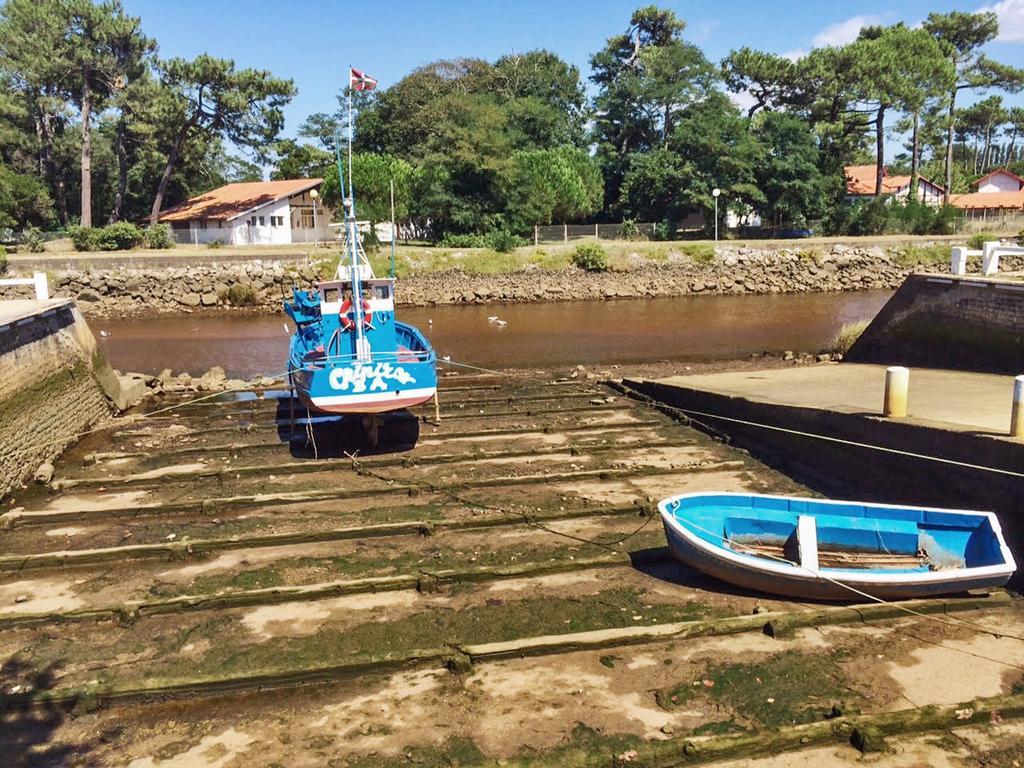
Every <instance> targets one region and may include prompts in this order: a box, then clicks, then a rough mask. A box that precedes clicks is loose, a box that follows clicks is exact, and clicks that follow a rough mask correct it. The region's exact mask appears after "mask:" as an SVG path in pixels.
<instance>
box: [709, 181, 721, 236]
mask: <svg viewBox="0 0 1024 768" xmlns="http://www.w3.org/2000/svg"><path fill="white" fill-rule="evenodd" d="M721 194H722V190H720V189H719V188H718V187H715V188H714V189H712V190H711V196H712V197H713V198H715V242H716V243H717V242H718V196H719V195H721Z"/></svg>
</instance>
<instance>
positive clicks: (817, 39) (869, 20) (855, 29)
mask: <svg viewBox="0 0 1024 768" xmlns="http://www.w3.org/2000/svg"><path fill="white" fill-rule="evenodd" d="M1005 2H1007V3H1018V2H1020V0H1005ZM881 21H882V19H881V18H880V17H878V16H874V15H865V16H854V17H852V18H849V19H847V20H846V21H840V22H837V23H835V24H831V25H829V26H827V27H825V28H824V29H823V30H821V32H819V33H818V34H816V35H815V36H814V41H813V42H814V47H815V48H821V47H824V46H826V45H846V44H847V43H852V42H853V41H854V40H856V39H857V35H859V34H860V31H861V29H863V28H864V27H869V26H871V25H872V24H879V23H881Z"/></svg>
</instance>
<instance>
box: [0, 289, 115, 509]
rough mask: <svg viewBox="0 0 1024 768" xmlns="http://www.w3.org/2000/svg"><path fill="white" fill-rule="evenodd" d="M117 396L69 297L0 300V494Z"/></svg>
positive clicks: (103, 413) (110, 408) (101, 414)
mask: <svg viewBox="0 0 1024 768" xmlns="http://www.w3.org/2000/svg"><path fill="white" fill-rule="evenodd" d="M13 304H17V305H21V306H25V307H26V310H25V311H23V312H22V311H17V312H15V311H12V309H11V305H13ZM118 400H123V396H122V392H121V385H120V383H119V381H118V379H117V377H116V375H115V374H114V372H113V371H112V370H111V369H110V367H109V365H108V364H107V362H106V360H105V359H104V357H103V354H102V352H100V351H99V349H98V347H97V344H96V339H95V338H94V337H93V335H92V333H91V332H90V331H89V327H88V326H87V325H86V323H85V320H84V319H83V318H82V315H81V313H80V312H79V311H78V309H77V307H76V306H75V304H74V303H73V302H70V301H50V302H12V303H11V304H9V305H8V306H7V307H4V306H3V303H0V498H3V497H5V496H7V495H8V494H10V493H12V492H16V490H17V489H18V488H19V487H21V486H22V484H23V483H25V482H26V481H28V480H29V479H31V477H32V475H33V474H34V473H35V471H36V470H37V469H38V468H39V467H40V465H42V464H43V463H46V462H51V461H53V459H55V458H56V457H57V456H58V455H60V453H61V452H62V451H63V450H64V449H65V448H66V447H67V446H68V445H70V444H71V443H73V442H74V441H75V440H76V439H77V436H78V434H79V433H80V432H83V431H85V430H87V429H89V428H90V427H92V426H93V425H95V424H97V423H98V422H100V421H101V420H103V419H104V418H106V417H108V416H110V415H111V414H112V413H113V412H114V403H115V402H116V401H118Z"/></svg>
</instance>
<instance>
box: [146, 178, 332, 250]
mask: <svg viewBox="0 0 1024 768" xmlns="http://www.w3.org/2000/svg"><path fill="white" fill-rule="evenodd" d="M322 182H323V179H282V180H279V181H251V182H241V183H237V184H226V185H224V186H223V187H218V188H217V189H212V190H210V191H209V192H204V193H203V194H201V195H197V196H196V197H193V198H191V199H189V200H186V201H185V202H184V203H181V204H180V205H176V206H174V207H173V208H168V209H167V210H166V211H164V212H163V213H161V214H160V221H161V222H165V223H167V224H170V225H171V228H172V230H173V231H174V239H175V241H177V242H179V243H195V244H196V245H201V244H208V243H212V242H215V241H220V242H221V243H223V244H224V245H287V244H289V243H313V242H318V241H321V242H322V241H325V240H328V241H329V240H334V239H336V238H337V234H336V232H335V231H333V230H332V229H331V226H330V223H331V212H330V210H329V209H327V208H326V207H325V206H324V204H323V202H322V201H321V200H320V199H319V198H318V195H317V193H318V192H319V189H320V184H321V183H322Z"/></svg>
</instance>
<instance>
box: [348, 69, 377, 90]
mask: <svg viewBox="0 0 1024 768" xmlns="http://www.w3.org/2000/svg"><path fill="white" fill-rule="evenodd" d="M348 73H349V77H348V82H349V86H350V87H351V88H352V90H353V91H372V90H373V89H374V88H376V87H377V81H376V79H374V78H372V77H370V76H369V75H368V74H366V73H365V72H360V71H359V70H358V69H352V67H349V68H348Z"/></svg>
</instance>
